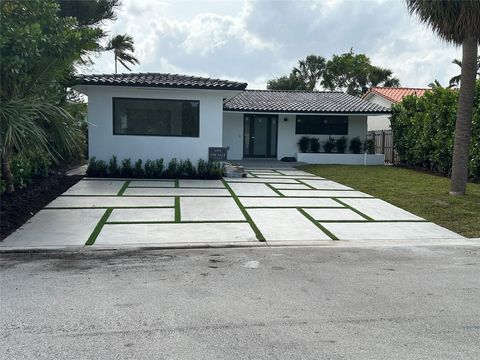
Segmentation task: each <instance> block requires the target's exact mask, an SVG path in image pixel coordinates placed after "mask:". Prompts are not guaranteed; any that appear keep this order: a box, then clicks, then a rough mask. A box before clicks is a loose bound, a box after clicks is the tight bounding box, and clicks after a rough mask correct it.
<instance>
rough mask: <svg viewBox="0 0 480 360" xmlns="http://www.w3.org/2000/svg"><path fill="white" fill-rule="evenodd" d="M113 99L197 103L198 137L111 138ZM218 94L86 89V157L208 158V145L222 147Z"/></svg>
mask: <svg viewBox="0 0 480 360" xmlns="http://www.w3.org/2000/svg"><path fill="white" fill-rule="evenodd" d="M113 97H131V98H146V99H177V100H198V101H200V110H199V111H200V120H199V121H200V124H199V127H200V129H199V130H200V131H199V132H200V136H199V137H198V138H192V137H178V136H138V135H113V109H112V98H113ZM223 97H225V94H224V93H223V92H222V91H215V90H187V89H143V88H133V87H132V88H127V87H110V86H90V87H89V88H88V120H89V127H88V131H89V144H88V146H89V155H90V156H91V157H92V156H95V157H96V158H97V159H101V160H109V159H110V158H111V157H112V155H116V156H117V158H118V159H119V160H122V159H124V158H130V159H132V161H136V160H137V159H142V160H147V159H159V158H163V159H164V161H165V162H168V161H170V159H171V158H177V159H178V160H185V159H190V160H192V162H194V164H195V163H196V162H197V161H198V159H205V160H207V159H208V147H209V146H222V123H223Z"/></svg>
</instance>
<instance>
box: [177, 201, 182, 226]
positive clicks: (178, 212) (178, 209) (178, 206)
mask: <svg viewBox="0 0 480 360" xmlns="http://www.w3.org/2000/svg"><path fill="white" fill-rule="evenodd" d="M181 219H182V214H181V210H180V196H175V222H176V223H179V222H180V221H181Z"/></svg>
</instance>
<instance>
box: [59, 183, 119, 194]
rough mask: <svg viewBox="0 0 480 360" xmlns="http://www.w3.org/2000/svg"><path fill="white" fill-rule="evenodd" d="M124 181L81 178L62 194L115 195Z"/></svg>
mask: <svg viewBox="0 0 480 360" xmlns="http://www.w3.org/2000/svg"><path fill="white" fill-rule="evenodd" d="M124 184H125V181H115V180H112V181H108V180H81V181H79V182H78V183H76V184H75V185H73V186H72V187H71V188H70V189H68V190H67V191H65V193H64V195H117V194H118V191H119V190H120V189H121V188H122V186H123V185H124Z"/></svg>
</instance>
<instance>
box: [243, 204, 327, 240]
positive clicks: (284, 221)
mask: <svg viewBox="0 0 480 360" xmlns="http://www.w3.org/2000/svg"><path fill="white" fill-rule="evenodd" d="M247 211H248V214H249V215H250V216H251V217H252V220H253V222H254V223H255V224H256V225H257V227H258V228H259V230H260V231H261V233H262V234H263V236H264V237H265V239H266V240H267V243H268V241H269V240H271V241H279V240H292V241H294V240H298V241H305V240H329V239H330V237H329V236H328V235H327V234H325V233H324V232H323V231H322V230H320V229H319V228H318V227H317V226H316V225H315V224H313V223H312V222H311V221H310V220H308V219H307V218H306V217H305V216H303V215H302V214H301V213H300V212H299V211H298V210H297V209H248V210H247Z"/></svg>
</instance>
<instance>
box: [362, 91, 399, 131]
mask: <svg viewBox="0 0 480 360" xmlns="http://www.w3.org/2000/svg"><path fill="white" fill-rule="evenodd" d="M365 100H368V101H370V102H373V103H375V104H378V105H382V106H384V107H386V108H388V109H390V108H391V107H392V102H391V101H389V100H387V99H385V98H384V97H382V96H379V95H377V94H374V93H371V94H369V95H367V97H366V98H365ZM389 129H390V115H376V116H369V117H368V131H372V130H389Z"/></svg>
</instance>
